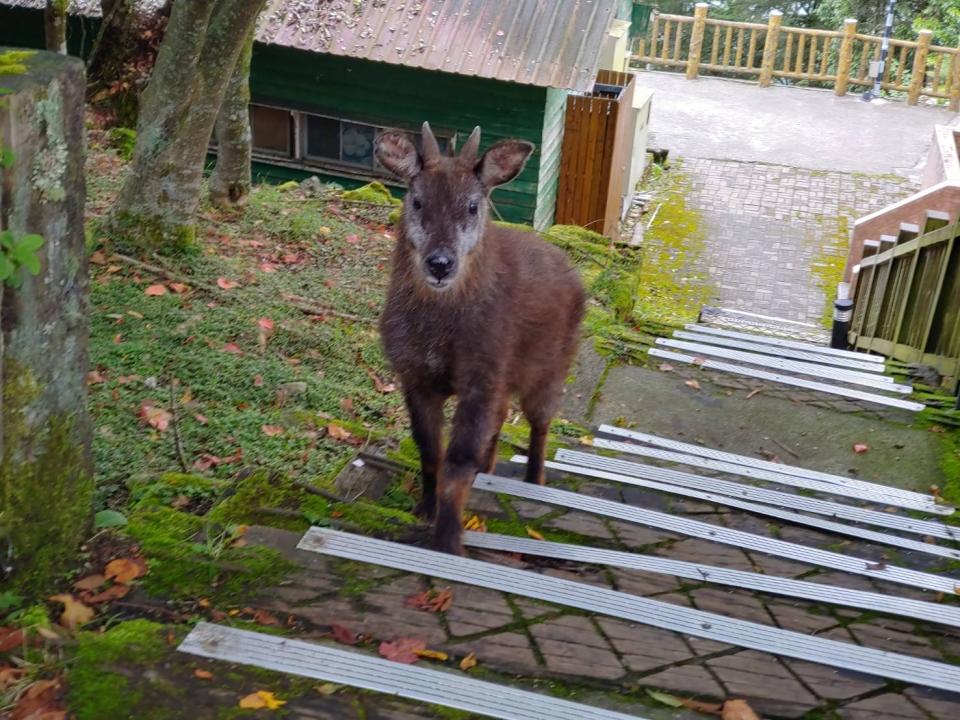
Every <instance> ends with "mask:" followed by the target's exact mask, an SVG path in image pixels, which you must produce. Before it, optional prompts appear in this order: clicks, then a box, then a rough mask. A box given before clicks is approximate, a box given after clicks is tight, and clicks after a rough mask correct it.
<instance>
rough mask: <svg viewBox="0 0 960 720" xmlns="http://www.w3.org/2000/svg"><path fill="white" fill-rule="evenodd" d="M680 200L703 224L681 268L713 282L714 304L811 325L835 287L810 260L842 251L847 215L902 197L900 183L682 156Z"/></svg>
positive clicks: (903, 183)
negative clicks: (700, 239) (693, 253)
mask: <svg viewBox="0 0 960 720" xmlns="http://www.w3.org/2000/svg"><path fill="white" fill-rule="evenodd" d="M682 171H683V173H684V174H685V175H687V176H688V179H689V182H690V187H689V192H688V195H687V203H688V207H690V208H691V209H694V210H696V211H698V212H699V213H700V214H701V222H702V225H703V228H704V230H705V231H706V238H705V241H704V245H703V247H702V249H701V251H700V254H699V257H697V258H695V259H694V260H692V267H691V269H692V270H694V271H696V272H698V273H702V274H705V275H706V277H707V278H709V280H710V282H711V284H712V286H713V287H714V288H715V292H716V297H715V300H714V302H715V304H717V305H719V306H721V307H725V308H730V309H734V310H747V311H750V312H755V313H759V314H762V315H772V316H775V317H782V318H786V319H789V320H798V321H801V322H814V323H816V322H818V321H819V319H820V318H821V316H822V314H823V310H824V307H825V304H826V302H827V298H828V296H829V297H832V296H833V293H834V290H835V288H824V287H822V286H821V281H820V280H819V276H818V269H819V268H818V266H822V265H823V264H824V262H825V259H826V258H828V257H831V256H833V257H845V256H846V240H845V238H846V233H847V230H848V229H849V228H852V227H853V221H854V220H855V219H856V218H857V217H860V216H861V215H865V214H867V213H869V212H872V211H874V210H877V209H879V208H882V207H884V206H885V205H888V204H890V203H892V202H895V201H897V200H900V199H902V198H903V197H906V196H907V195H909V194H910V193H911V192H912V191H913V186H912V185H911V183H910V182H908V181H907V180H902V179H900V178H897V177H895V176H869V175H859V174H850V173H841V172H826V171H820V170H807V169H802V168H793V167H786V166H781V165H771V164H766V163H756V162H736V161H732V160H708V159H700V158H684V159H683V161H682Z"/></svg>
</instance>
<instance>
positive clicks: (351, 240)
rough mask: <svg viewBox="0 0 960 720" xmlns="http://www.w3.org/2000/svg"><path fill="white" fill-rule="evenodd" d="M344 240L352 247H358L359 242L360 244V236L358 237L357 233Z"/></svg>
mask: <svg viewBox="0 0 960 720" xmlns="http://www.w3.org/2000/svg"><path fill="white" fill-rule="evenodd" d="M344 240H346V241H347V242H348V243H350V244H351V245H356V244H357V243H358V242H360V236H359V235H357V234H356V233H351V234H349V235H347V236H346V237H345V238H344Z"/></svg>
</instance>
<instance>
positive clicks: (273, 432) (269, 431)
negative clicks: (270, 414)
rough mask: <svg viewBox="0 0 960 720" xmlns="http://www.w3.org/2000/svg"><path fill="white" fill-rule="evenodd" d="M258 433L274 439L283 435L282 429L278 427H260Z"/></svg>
mask: <svg viewBox="0 0 960 720" xmlns="http://www.w3.org/2000/svg"><path fill="white" fill-rule="evenodd" d="M260 431H261V432H262V433H263V434H264V435H266V436H267V437H276V436H277V435H283V428H282V427H280V426H279V425H261V426H260Z"/></svg>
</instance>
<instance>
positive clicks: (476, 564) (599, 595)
mask: <svg viewBox="0 0 960 720" xmlns="http://www.w3.org/2000/svg"><path fill="white" fill-rule="evenodd" d="M507 482H511V481H507ZM515 484H520V483H515ZM297 547H299V548H300V549H301V550H311V551H314V552H318V553H322V554H324V555H329V556H332V557H340V558H345V559H348V560H357V561H360V562H367V563H371V564H373V565H379V566H381V567H390V568H394V569H396V570H404V571H406V572H413V573H419V574H423V575H429V576H431V577H435V578H443V579H445V580H449V581H451V582H460V583H466V584H467V585H476V586H479V587H485V588H490V589H493V590H499V591H500V592H505V593H512V594H514V595H522V596H524V597H528V598H533V599H537V600H542V601H545V602H551V603H556V604H558V605H564V606H566V607H572V608H578V609H580V610H586V611H587V612H592V613H598V614H601V615H608V616H610V617H615V618H620V619H623V620H629V621H632V622H636V623H640V624H643V625H652V626H654V627H658V628H662V629H664V630H672V631H674V632H679V633H684V634H686V635H693V636H695V637H702V638H706V639H708V640H715V641H717V642H722V643H728V644H733V645H738V646H740V647H745V648H750V649H753V650H759V651H761V652H769V653H773V654H775V655H782V656H785V657H790V658H796V659H798V660H807V661H809V662H816V663H822V664H824V665H830V666H832V667H838V668H844V669H846V670H854V671H857V672H863V673H867V674H870V675H875V676H880V677H883V678H889V679H892V680H901V681H903V682H909V683H916V684H918V685H924V686H928V687H935V688H940V689H942V690H951V691H960V667H956V666H952V665H947V664H945V663H939V662H933V661H930V660H923V659H920V658H914V657H910V656H907V655H900V654H898V653H892V652H886V651H883V650H875V649H873V648H865V647H860V646H858V645H853V644H849V643H843V642H839V641H837V640H828V639H826V638H820V637H815V636H810V635H803V634H801V633H797V632H792V631H790V630H781V629H780V628H776V627H770V626H767V625H760V624H758V623H752V622H747V621H745V620H736V619H733V618H728V617H724V616H723V615H716V614H714V613H708V612H704V611H702V610H693V609H691V608H686V607H680V606H678V605H671V604H669V603H665V602H662V601H659V600H651V599H648V598H642V597H637V596H634V595H628V594H626V593H622V592H617V591H615V590H610V589H608V588H600V587H595V586H593V585H586V584H584V583H578V582H573V581H571V580H564V579H561V578H554V577H549V576H546V575H540V574H538V573H535V572H531V571H528V570H518V569H515V568H508V567H504V566H502V565H495V564H493V563H487V562H481V561H479V560H473V559H470V558H463V557H458V556H455V555H447V554H444V553H438V552H436V551H433V550H424V549H421V548H415V547H410V546H408V545H400V544H399V543H392V542H386V541H384V540H375V539H373V538H368V537H362V536H359V535H350V534H347V533H342V532H338V531H336V530H328V529H322V528H311V529H310V530H308V531H307V533H306V534H305V535H304V536H303V539H301V540H300V543H299V545H298V546H297Z"/></svg>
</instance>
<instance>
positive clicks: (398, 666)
mask: <svg viewBox="0 0 960 720" xmlns="http://www.w3.org/2000/svg"><path fill="white" fill-rule="evenodd" d="M311 549H312V548H311ZM178 649H179V650H180V652H184V653H189V654H190V655H199V656H200V657H206V658H212V659H214V660H224V661H226V662H232V663H241V664H244V665H253V666H255V667H260V668H265V669H267V670H274V671H276V672H282V673H289V674H291V675H299V676H301V677H308V678H311V679H314V680H323V681H324V682H331V683H336V684H338V685H348V686H350V687H354V688H361V689H363V690H372V691H374V692H380V693H386V694H387V695H394V696H397V697H402V698H407V699H409V700H418V701H420V702H425V703H431V704H435V705H442V706H444V707H448V708H455V709H457V710H463V711H465V712H469V713H476V714H479V715H484V716H486V717H492V718H501V720H544V718H556V720H641V719H640V718H639V716H637V715H624V714H623V713H618V712H613V711H612V710H604V709H601V708H594V707H590V706H588V705H581V704H579V703H574V702H570V701H569V700H561V699H559V698H554V697H550V696H548V695H540V694H539V693H534V692H529V691H526V690H518V689H516V688H512V687H509V686H506V685H495V684H494V683H490V682H484V681H482V680H474V679H473V678H469V677H465V676H464V675H463V674H457V673H455V672H444V671H441V670H432V669H429V668H422V667H414V666H412V665H404V664H402V663H397V662H391V661H390V660H384V659H382V658H378V657H372V656H370V655H364V654H362V653H360V652H356V651H351V650H341V649H340V648H334V647H329V646H326V645H320V644H318V643H312V642H305V641H303V640H293V639H290V638H284V637H278V636H276V635H267V634H265V633H258V632H251V631H250V630H239V629H237V628H231V627H224V626H223V625H213V624H211V623H206V622H201V623H198V624H197V626H196V627H195V628H194V629H193V630H192V631H191V632H190V634H189V635H187V637H186V638H184V640H183V642H182V643H181V644H180V647H179V648H178Z"/></svg>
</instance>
